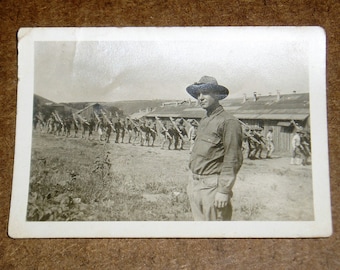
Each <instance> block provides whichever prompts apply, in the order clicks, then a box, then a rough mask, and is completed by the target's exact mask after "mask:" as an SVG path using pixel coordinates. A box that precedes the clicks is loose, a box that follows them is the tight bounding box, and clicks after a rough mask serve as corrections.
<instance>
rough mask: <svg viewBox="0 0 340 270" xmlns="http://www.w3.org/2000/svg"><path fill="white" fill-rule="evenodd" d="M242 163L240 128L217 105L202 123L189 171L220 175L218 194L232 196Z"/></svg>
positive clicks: (237, 123) (234, 120)
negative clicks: (230, 194)
mask: <svg viewBox="0 0 340 270" xmlns="http://www.w3.org/2000/svg"><path fill="white" fill-rule="evenodd" d="M242 162H243V155H242V128H241V125H240V123H239V122H238V120H237V119H236V118H235V117H234V116H232V115H230V114H229V113H227V112H226V111H224V109H223V107H222V106H218V107H217V108H216V109H215V110H214V111H213V112H212V113H211V114H210V115H208V116H206V117H204V118H202V120H201V122H200V125H199V127H198V129H197V137H196V140H195V144H194V148H193V150H192V153H191V156H190V162H189V168H190V169H191V171H192V172H193V173H194V174H198V175H213V174H217V175H218V187H217V189H218V192H221V193H225V194H229V193H231V191H232V187H233V185H234V183H235V180H236V175H237V173H238V171H239V169H240V168H241V165H242Z"/></svg>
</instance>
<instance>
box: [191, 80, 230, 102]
mask: <svg viewBox="0 0 340 270" xmlns="http://www.w3.org/2000/svg"><path fill="white" fill-rule="evenodd" d="M186 90H187V92H188V93H189V94H190V95H191V96H192V97H194V98H195V99H197V98H198V96H199V94H201V93H202V94H214V95H215V96H216V97H217V98H218V99H219V100H221V99H224V98H226V97H227V96H228V95H229V90H228V89H227V88H226V87H224V86H222V85H219V84H218V83H217V80H216V79H215V78H214V77H211V76H203V77H202V78H201V79H200V80H199V81H198V82H195V83H194V84H192V85H189V86H188V87H187V88H186Z"/></svg>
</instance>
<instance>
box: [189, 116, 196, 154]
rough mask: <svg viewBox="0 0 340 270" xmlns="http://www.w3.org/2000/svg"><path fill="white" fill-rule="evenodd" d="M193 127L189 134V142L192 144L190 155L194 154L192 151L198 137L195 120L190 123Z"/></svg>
mask: <svg viewBox="0 0 340 270" xmlns="http://www.w3.org/2000/svg"><path fill="white" fill-rule="evenodd" d="M188 122H189V123H190V125H191V127H190V128H189V132H188V138H189V142H190V149H189V153H191V152H192V149H193V147H194V143H195V139H196V135H197V127H198V125H197V122H196V121H195V120H194V119H191V120H190V121H188Z"/></svg>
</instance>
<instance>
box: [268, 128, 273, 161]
mask: <svg viewBox="0 0 340 270" xmlns="http://www.w3.org/2000/svg"><path fill="white" fill-rule="evenodd" d="M266 140H267V156H266V158H272V154H273V152H274V150H275V147H274V143H273V128H272V127H270V128H269V129H268V133H267V136H266Z"/></svg>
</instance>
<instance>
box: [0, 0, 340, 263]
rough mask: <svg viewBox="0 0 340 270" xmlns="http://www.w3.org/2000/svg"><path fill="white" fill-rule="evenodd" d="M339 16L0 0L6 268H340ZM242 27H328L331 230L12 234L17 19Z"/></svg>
mask: <svg viewBox="0 0 340 270" xmlns="http://www.w3.org/2000/svg"><path fill="white" fill-rule="evenodd" d="M339 14H340V2H339V1H338V0H333V1H327V0H285V1H274V0H273V1H272V0H263V1H250V0H238V1H222V0H206V1H187V0H183V1H177V0H171V1H170V0H169V1H166V0H159V1H156V0H154V1H148V0H144V1H132V0H131V1H129V0H116V1H109V0H105V1H101V0H97V1H96V0H87V1H81V0H64V1H57V0H51V1H44V0H40V1H38V0H35V1H27V0H22V1H20V0H12V1H11V0H1V1H0V15H1V16H0V18H1V24H0V27H1V28H0V29H1V32H0V38H1V50H0V87H1V88H0V91H1V94H0V102H1V113H0V124H1V131H0V136H1V137H0V143H1V147H0V149H1V150H0V151H1V152H0V154H1V155H0V158H1V162H0V166H1V187H0V269H92V268H96V269H113V268H114V269H150V268H153V269H167V268H170V269H228V268H230V269H271V268H272V269H340V256H339V255H340V241H339V237H340V234H339V229H340V219H339V215H340V207H339V203H340V193H339V191H340V185H339V170H338V168H337V166H338V165H339V162H338V160H337V158H338V156H339V139H338V134H337V132H338V131H339V128H338V125H339V120H338V119H339V116H340V114H339V105H338V102H337V101H338V99H339V96H340V94H339V90H338V84H339V72H340V70H339V54H340V45H339V34H340V33H339V23H338V21H339ZM240 25H251V26H252V25H264V26H266V25H298V26H300V25H318V26H322V27H324V28H325V30H326V34H327V99H328V103H327V107H328V125H329V153H330V174H331V196H332V215H333V230H334V233H333V235H332V236H331V237H330V238H324V239H25V240H13V239H10V238H9V237H8V236H7V226H8V215H9V206H10V195H11V185H12V170H13V158H14V138H15V116H16V87H17V44H16V42H17V40H16V32H17V30H18V29H19V28H20V27H24V26H27V27H38V26H39V27H43V26H45V27H47V26H240ZM231 68H232V67H231Z"/></svg>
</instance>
